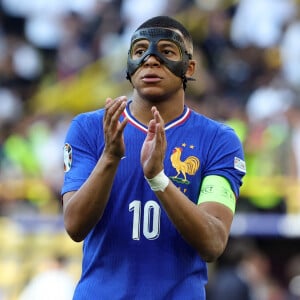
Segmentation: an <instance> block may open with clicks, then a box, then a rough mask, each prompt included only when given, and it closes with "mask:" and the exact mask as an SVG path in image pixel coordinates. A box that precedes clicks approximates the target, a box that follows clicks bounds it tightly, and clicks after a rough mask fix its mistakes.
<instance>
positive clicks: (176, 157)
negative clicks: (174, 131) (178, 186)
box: [170, 147, 200, 184]
mask: <svg viewBox="0 0 300 300" xmlns="http://www.w3.org/2000/svg"><path fill="white" fill-rule="evenodd" d="M182 151H183V149H182V148H181V147H175V148H174V149H173V153H172V155H171V157H170V159H171V163H172V166H173V168H175V170H176V172H177V174H176V175H175V176H172V177H170V178H171V179H172V180H174V181H176V182H180V183H184V184H189V183H190V182H189V180H187V178H186V174H188V175H194V174H195V173H196V172H197V170H198V169H199V167H200V161H199V159H198V158H197V157H196V156H189V157H187V158H186V159H185V160H184V161H182V160H181V153H182ZM180 174H182V176H183V178H180V177H178V176H179V175H180Z"/></svg>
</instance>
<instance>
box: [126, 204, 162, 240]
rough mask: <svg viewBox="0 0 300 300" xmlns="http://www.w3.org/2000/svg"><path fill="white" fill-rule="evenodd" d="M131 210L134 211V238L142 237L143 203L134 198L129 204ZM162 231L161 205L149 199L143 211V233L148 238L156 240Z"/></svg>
mask: <svg viewBox="0 0 300 300" xmlns="http://www.w3.org/2000/svg"><path fill="white" fill-rule="evenodd" d="M129 211H132V212H133V222H132V239H134V240H139V239H140V228H141V219H142V216H141V212H142V204H141V201H139V200H134V201H132V202H131V203H130V204H129ZM159 232H160V206H159V205H158V203H157V202H155V201H153V200H149V201H147V202H146V203H145V206H144V211H143V235H144V236H145V238H146V239H148V240H155V239H157V238H158V237H159Z"/></svg>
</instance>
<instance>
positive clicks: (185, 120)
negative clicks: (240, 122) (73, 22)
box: [62, 103, 245, 300]
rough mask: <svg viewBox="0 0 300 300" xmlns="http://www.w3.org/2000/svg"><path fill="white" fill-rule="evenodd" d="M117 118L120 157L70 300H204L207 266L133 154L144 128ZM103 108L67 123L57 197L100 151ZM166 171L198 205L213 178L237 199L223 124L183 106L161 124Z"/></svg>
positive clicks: (235, 150)
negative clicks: (121, 145) (121, 134)
mask: <svg viewBox="0 0 300 300" xmlns="http://www.w3.org/2000/svg"><path fill="white" fill-rule="evenodd" d="M129 106H130V103H128V104H127V107H126V110H125V111H124V113H123V115H122V119H123V118H124V117H125V116H126V117H127V118H128V120H129V122H128V124H127V126H126V128H125V130H124V141H125V147H126V150H125V157H124V158H123V159H122V160H121V161H120V164H119V167H118V170H117V173H116V176H115V179H114V183H113V187H112V191H111V195H110V199H109V201H108V204H107V207H106V209H105V212H104V215H103V217H102V219H101V220H100V221H99V222H98V224H97V225H96V226H95V227H94V228H93V230H92V231H91V232H90V233H89V234H88V236H87V237H86V239H85V240H84V243H83V262H82V274H81V278H80V280H79V283H78V285H77V288H76V290H75V294H74V299H75V300H79V299H80V300H82V299H101V300H106V299H108V300H112V299H128V300H134V299H137V300H140V299H143V300H150V299H151V300H160V299H162V300H163V299H172V300H176V299H180V300H182V299H189V300H192V299H198V300H201V299H205V285H206V282H207V267H206V263H205V262H204V261H203V260H202V259H201V257H199V255H198V253H197V252H196V251H195V249H193V248H192V247H191V246H190V245H189V244H187V243H186V242H185V240H184V239H183V238H182V237H181V236H180V234H179V233H178V231H177V230H176V228H175V227H174V225H173V224H172V223H171V221H170V220H169V218H168V216H167V214H166V212H165V211H164V209H163V208H162V206H161V205H160V202H159V200H158V199H157V198H156V195H155V194H154V193H153V191H152V190H151V189H150V187H149V185H148V183H147V182H146V180H145V178H144V175H143V171H142V167H141V163H140V151H141V147H142V144H143V142H144V140H145V137H146V134H147V127H146V126H145V125H143V124H141V123H140V122H139V121H137V120H136V119H135V118H134V117H133V116H132V115H131V113H130V110H129ZM103 117H104V110H103V109H100V110H97V111H94V112H88V113H83V114H80V115H78V116H77V117H75V118H74V120H73V121H72V123H71V126H70V128H69V131H68V133H67V136H66V140H65V157H64V160H65V180H64V184H63V187H62V194H64V193H66V192H69V191H75V190H78V189H79V188H80V187H81V185H82V184H83V183H84V182H85V180H86V179H87V178H88V176H89V175H90V173H91V172H92V170H93V168H94V167H95V165H96V163H97V161H98V159H99V157H100V155H101V153H102V151H103V148H104V132H103V126H102V125H103ZM165 131H166V138H167V150H166V155H165V162H164V166H165V173H166V175H167V176H168V177H169V178H170V180H172V181H173V183H174V184H175V185H176V186H177V187H178V188H179V189H180V190H181V191H182V193H184V194H185V195H186V196H187V197H188V198H189V199H190V201H193V202H194V203H197V200H198V196H199V192H200V186H201V182H202V179H203V178H204V177H205V176H208V175H220V176H223V177H225V178H227V179H228V181H229V182H230V184H231V187H232V189H233V191H234V193H235V194H236V195H237V196H238V195H239V188H240V185H241V182H242V181H241V180H242V177H243V175H244V174H245V170H244V165H243V160H244V157H243V150H242V146H241V143H240V141H239V139H238V138H237V135H236V134H235V132H234V131H233V130H232V129H231V128H229V127H228V126H226V125H224V124H221V123H219V122H216V121H213V120H211V119H209V118H207V117H205V116H203V115H201V114H198V113H196V112H194V111H192V110H191V109H189V108H188V107H185V109H184V112H183V113H182V115H181V116H180V117H178V118H177V119H175V120H173V121H172V122H170V123H168V124H165Z"/></svg>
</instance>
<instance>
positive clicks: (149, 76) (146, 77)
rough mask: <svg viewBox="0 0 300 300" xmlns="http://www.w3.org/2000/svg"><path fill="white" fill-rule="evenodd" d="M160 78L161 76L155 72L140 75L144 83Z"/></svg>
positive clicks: (156, 80)
mask: <svg viewBox="0 0 300 300" xmlns="http://www.w3.org/2000/svg"><path fill="white" fill-rule="evenodd" d="M161 80H162V77H160V76H158V75H156V74H147V75H144V76H142V81H143V82H146V83H153V82H159V81H161Z"/></svg>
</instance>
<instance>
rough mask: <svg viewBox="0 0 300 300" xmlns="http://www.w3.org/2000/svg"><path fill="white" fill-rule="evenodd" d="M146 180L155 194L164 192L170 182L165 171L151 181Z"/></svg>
mask: <svg viewBox="0 0 300 300" xmlns="http://www.w3.org/2000/svg"><path fill="white" fill-rule="evenodd" d="M145 178H146V177H145ZM146 180H147V182H148V183H149V185H150V188H151V190H152V191H154V192H157V191H161V192H164V191H165V189H166V187H167V186H168V184H169V181H170V179H169V177H168V176H167V175H166V174H165V172H164V170H162V171H161V172H159V173H158V174H157V175H156V176H155V177H153V178H151V179H148V178H146Z"/></svg>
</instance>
